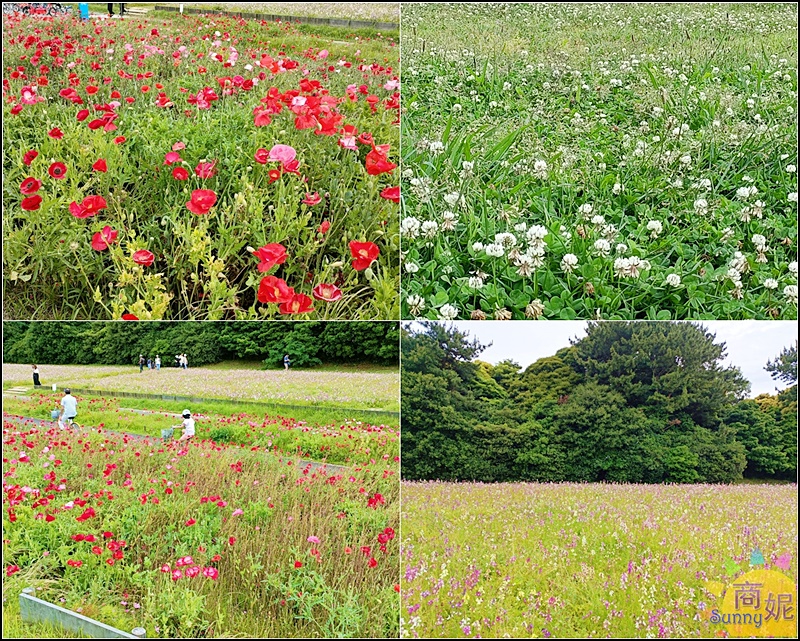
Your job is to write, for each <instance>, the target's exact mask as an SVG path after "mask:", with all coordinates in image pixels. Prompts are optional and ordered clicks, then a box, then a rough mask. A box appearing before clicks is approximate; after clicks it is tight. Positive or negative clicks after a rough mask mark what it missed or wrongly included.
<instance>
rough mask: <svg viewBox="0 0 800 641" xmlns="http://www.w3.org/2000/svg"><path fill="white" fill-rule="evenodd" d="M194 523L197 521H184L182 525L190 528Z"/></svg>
mask: <svg viewBox="0 0 800 641" xmlns="http://www.w3.org/2000/svg"><path fill="white" fill-rule="evenodd" d="M195 523H197V521H195V520H194V519H189V520H188V521H186V523H184V525H185V526H186V527H191V526H192V525H194V524H195Z"/></svg>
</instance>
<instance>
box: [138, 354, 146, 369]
mask: <svg viewBox="0 0 800 641" xmlns="http://www.w3.org/2000/svg"><path fill="white" fill-rule="evenodd" d="M146 362H147V361H146V360H144V354H139V373H140V374H141V373H142V372H143V371H144V364H145V363H146Z"/></svg>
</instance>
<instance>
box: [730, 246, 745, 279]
mask: <svg viewBox="0 0 800 641" xmlns="http://www.w3.org/2000/svg"><path fill="white" fill-rule="evenodd" d="M728 264H729V266H730V267H732V268H733V269H735V270H736V271H737V272H739V273H740V274H744V273H745V272H746V271H748V270H749V269H750V265H748V264H747V258H745V256H744V254H743V253H742V252H738V251H737V252H734V254H733V258H731V262H730V263H728Z"/></svg>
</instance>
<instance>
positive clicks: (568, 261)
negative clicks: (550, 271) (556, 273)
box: [561, 254, 578, 274]
mask: <svg viewBox="0 0 800 641" xmlns="http://www.w3.org/2000/svg"><path fill="white" fill-rule="evenodd" d="M577 265H578V257H577V256H576V255H575V254H564V258H562V259H561V269H563V270H564V271H565V272H567V273H568V274H570V273H572V270H573V269H575V267H577Z"/></svg>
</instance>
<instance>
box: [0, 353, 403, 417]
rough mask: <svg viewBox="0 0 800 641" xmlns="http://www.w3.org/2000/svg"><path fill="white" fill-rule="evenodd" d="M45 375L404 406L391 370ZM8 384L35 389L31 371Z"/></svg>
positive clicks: (48, 379) (7, 368)
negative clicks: (400, 403)
mask: <svg viewBox="0 0 800 641" xmlns="http://www.w3.org/2000/svg"><path fill="white" fill-rule="evenodd" d="M40 369H41V370H42V377H41V380H42V384H43V385H44V386H46V387H48V388H49V387H50V386H51V385H52V384H53V383H56V384H57V385H58V388H59V390H63V389H64V387H75V388H88V389H93V390H102V391H121V392H139V393H144V394H165V395H176V396H191V397H200V398H225V399H231V400H233V401H259V402H274V403H278V404H287V405H292V404H297V405H310V404H313V405H315V406H318V407H325V406H326V405H327V406H333V407H347V408H351V409H353V410H359V409H381V410H388V411H397V410H398V409H399V402H400V401H399V394H400V391H399V386H400V378H399V374H398V372H397V369H396V368H395V369H394V370H393V369H392V368H388V367H386V368H380V367H375V371H363V372H362V371H358V370H348V371H316V370H291V369H290V370H289V371H284V370H254V369H220V368H217V367H214V366H211V367H197V368H192V367H191V364H190V367H189V369H187V370H182V369H179V368H177V367H162V369H161V370H160V371H155V370H147V369H146V368H145V370H144V372H141V373H140V372H139V368H138V367H134V366H130V367H117V366H107V365H40ZM3 384H4V385H5V386H8V385H19V384H23V385H31V367H30V365H16V364H3ZM31 389H33V387H32V385H31Z"/></svg>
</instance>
